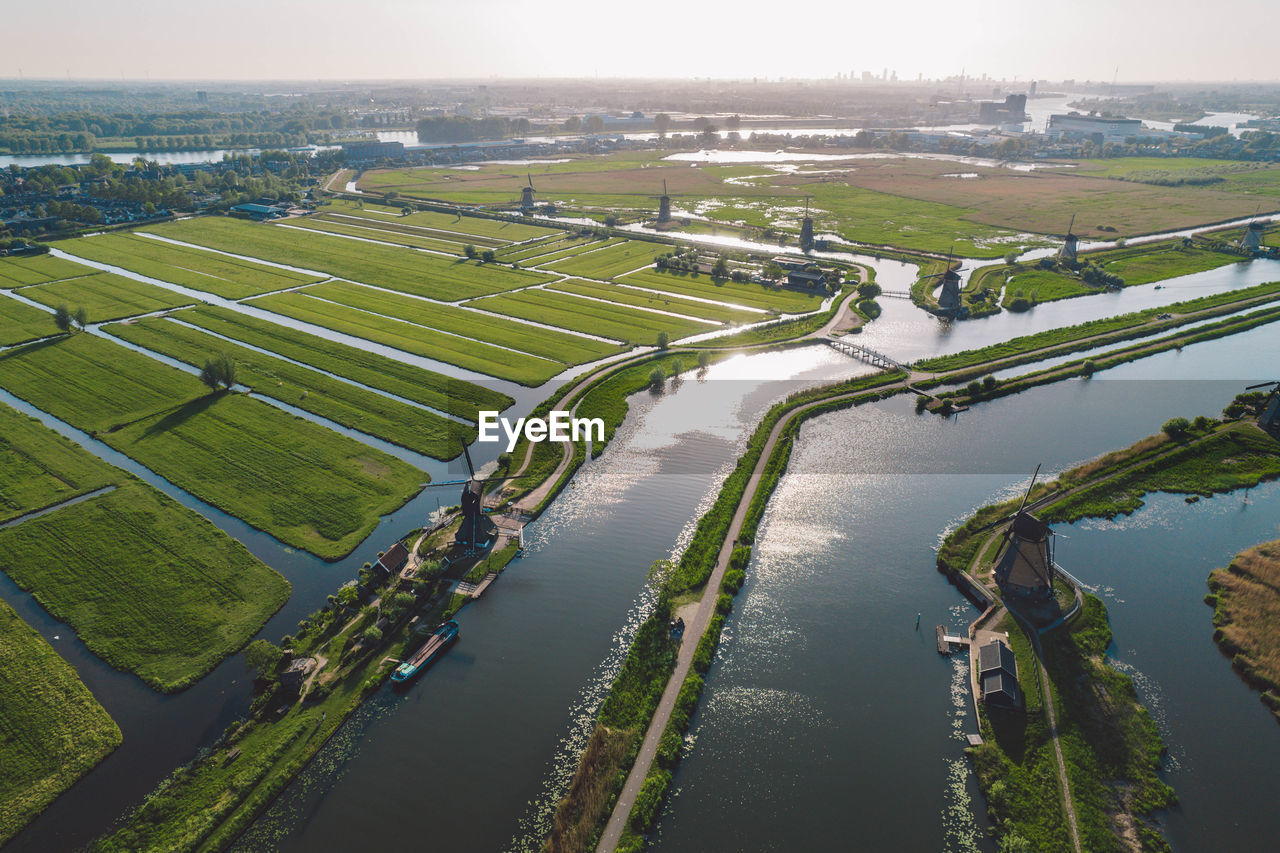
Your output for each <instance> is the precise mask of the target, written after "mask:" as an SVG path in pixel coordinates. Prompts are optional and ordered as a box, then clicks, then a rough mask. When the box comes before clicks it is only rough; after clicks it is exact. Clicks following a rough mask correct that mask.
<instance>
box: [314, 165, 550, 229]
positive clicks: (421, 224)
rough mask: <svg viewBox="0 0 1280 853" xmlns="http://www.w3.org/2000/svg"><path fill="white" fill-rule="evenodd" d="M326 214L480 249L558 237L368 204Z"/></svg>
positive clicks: (348, 204)
mask: <svg viewBox="0 0 1280 853" xmlns="http://www.w3.org/2000/svg"><path fill="white" fill-rule="evenodd" d="M454 174H455V175H456V174H457V170H454ZM325 210H326V211H330V212H337V213H343V214H345V215H347V216H359V217H362V218H365V219H369V220H371V221H375V222H395V223H396V224H399V225H411V226H414V227H417V228H425V229H431V230H435V231H440V232H444V233H446V234H462V235H465V236H467V237H468V238H471V239H468V240H467V241H466V242H468V243H475V244H476V246H480V245H482V243H481V240H482V239H488V240H490V241H496V242H501V243H521V242H524V241H526V240H536V239H538V238H540V237H547V236H550V235H552V234H558V233H561V232H560V230H559V229H556V228H548V227H546V226H542V225H530V224H528V223H525V222H512V221H509V220H505V219H491V218H489V217H485V216H468V215H465V214H462V213H456V212H455V213H440V212H437V211H433V210H419V211H418V212H416V213H411V214H409V215H407V216H406V215H403V211H402V209H401V208H399V207H391V206H387V205H382V204H377V203H376V202H372V201H368V200H360V201H352V200H349V199H334V200H333V201H332V202H331V203H330V204H329V205H328V206H327V207H326V208H325Z"/></svg>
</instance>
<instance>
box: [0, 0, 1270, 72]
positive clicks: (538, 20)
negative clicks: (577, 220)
mask: <svg viewBox="0 0 1280 853" xmlns="http://www.w3.org/2000/svg"><path fill="white" fill-rule="evenodd" d="M1063 8H1064V7H1050V6H1048V5H1047V4H1046V5H1043V6H1034V7H1018V8H1016V9H1015V8H1011V7H1007V6H1003V5H1001V6H996V5H995V4H992V6H991V7H990V11H981V10H975V9H974V8H971V7H970V8H965V9H963V11H962V10H961V9H960V7H959V6H958V4H956V3H954V2H952V0H915V2H911V3H904V4H885V5H877V6H874V7H868V8H865V9H857V8H851V7H850V5H849V4H847V3H843V2H839V3H837V2H807V3H800V4H788V5H785V6H783V5H779V4H776V3H764V2H759V0H742V2H739V3H737V4H734V5H733V6H732V14H725V10H726V7H725V6H722V5H720V4H714V5H711V4H698V3H689V2H687V0H685V2H674V0H650V2H645V3H643V4H637V5H636V6H634V7H629V6H625V5H621V4H618V5H613V6H602V5H600V4H598V3H588V2H584V0H562V2H559V3H557V4H554V5H551V6H546V7H539V6H535V5H534V4H530V3H527V2H517V1H516V0H485V2H478V3H453V2H450V3H448V4H444V3H440V2H437V0H427V2H412V0H368V2H365V3H362V4H358V5H352V4H350V3H339V2H335V0H310V2H305V3H304V2H299V0H276V2H270V0H269V2H267V3H260V2H259V3H249V2H246V0H228V2H223V3H219V4H216V5H214V6H206V5H200V6H191V7H183V6H175V5H173V4H172V3H168V2H160V0H118V2H113V3H110V4H89V3H85V2H83V0H78V2H73V1H72V0H48V2H44V3H40V4H27V5H23V6H20V7H16V8H12V9H10V10H9V11H8V12H7V14H6V29H7V31H8V32H9V33H10V38H9V39H7V44H6V50H5V56H4V58H3V59H0V77H4V78H17V77H19V76H21V77H23V78H32V79H35V78H44V79H49V78H67V77H70V78H77V79H121V78H125V79H133V80H136V79H145V78H148V77H149V78H151V79H153V80H161V79H207V80H213V79H227V80H318V79H323V80H364V79H441V78H451V77H470V78H476V77H506V78H535V77H593V76H600V77H649V78H664V77H669V78H688V77H712V78H730V79H743V78H746V79H750V78H752V77H759V78H768V79H777V78H779V77H791V78H831V77H834V76H835V75H837V74H845V75H849V74H853V75H855V76H857V75H860V74H861V72H862V71H864V70H865V71H870V72H872V73H873V74H874V75H876V76H879V75H880V74H881V73H882V72H883V71H884V70H885V69H888V70H889V71H890V72H895V71H896V73H897V75H898V77H899V79H900V80H904V81H910V80H915V79H916V78H917V76H918V75H920V74H923V75H924V77H926V78H946V77H952V76H955V75H957V74H960V73H961V72H962V71H964V72H966V73H967V75H968V76H970V77H981V76H982V75H983V74H987V75H989V76H991V77H992V78H996V79H1001V78H1003V79H1013V78H1015V77H1016V78H1017V79H1019V80H1031V79H1048V80H1061V79H1076V80H1094V81H1106V82H1110V81H1111V80H1112V79H1118V80H1119V81H1120V82H1152V81H1199V80H1203V81H1214V82H1226V81H1233V80H1240V81H1244V80H1276V79H1278V78H1280V71H1278V70H1277V66H1276V65H1275V63H1274V61H1273V60H1272V59H1271V56H1272V55H1273V45H1272V44H1271V43H1270V41H1269V40H1270V39H1271V36H1270V35H1269V33H1270V28H1269V27H1266V26H1263V24H1264V22H1266V21H1267V20H1268V19H1269V18H1273V17H1274V9H1273V8H1272V7H1271V4H1270V3H1269V2H1267V0H1221V2H1219V3H1216V4H1214V7H1213V18H1214V20H1215V21H1219V22H1225V23H1229V24H1230V26H1229V27H1225V28H1223V29H1221V30H1218V31H1217V32H1218V33H1221V35H1210V36H1209V37H1200V36H1202V33H1203V30H1200V29H1198V28H1197V27H1196V25H1195V22H1196V21H1197V20H1203V18H1204V14H1205V8H1204V7H1203V5H1202V4H1195V3H1192V2H1190V0H1168V1H1167V2H1161V3H1158V4H1157V3H1155V2H1151V1H1150V0H1142V2H1137V0H1114V2H1106V0H1078V2H1076V3H1073V4H1071V6H1070V8H1069V10H1068V11H1065V12H1064V11H1061V10H1062V9H1063ZM1251 21H1252V22H1256V23H1257V26H1249V25H1248V24H1249V22H1251ZM16 34H21V36H20V37H17V36H16ZM1192 36H1196V37H1199V38H1197V39H1196V40H1195V41H1193V40H1192ZM1117 69H1118V71H1117Z"/></svg>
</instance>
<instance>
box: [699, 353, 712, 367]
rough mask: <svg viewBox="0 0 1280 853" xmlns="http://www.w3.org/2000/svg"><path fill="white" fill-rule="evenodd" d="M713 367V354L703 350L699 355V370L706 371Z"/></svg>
mask: <svg viewBox="0 0 1280 853" xmlns="http://www.w3.org/2000/svg"><path fill="white" fill-rule="evenodd" d="M710 365H711V353H709V352H707V351H706V350H703V351H702V352H700V353H698V369H699V370H706V369H707V368H708V367H709V366H710Z"/></svg>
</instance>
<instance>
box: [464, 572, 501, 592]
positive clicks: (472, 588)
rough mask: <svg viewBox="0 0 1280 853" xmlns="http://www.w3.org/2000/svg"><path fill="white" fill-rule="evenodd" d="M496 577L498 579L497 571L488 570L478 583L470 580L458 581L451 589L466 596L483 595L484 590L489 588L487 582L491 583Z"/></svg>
mask: <svg viewBox="0 0 1280 853" xmlns="http://www.w3.org/2000/svg"><path fill="white" fill-rule="evenodd" d="M497 579H498V573H497V572H489V573H488V574H487V575H485V576H484V577H483V578H481V579H480V582H479V583H472V582H471V581H459V582H458V585H457V586H455V587H454V588H453V591H454V592H456V593H457V594H458V595H465V596H467V597H468V598H479V597H480V596H482V595H484V591H485V590H486V589H488V588H489V584H491V583H493V582H494V581H495V580H497Z"/></svg>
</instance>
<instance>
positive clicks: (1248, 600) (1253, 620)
mask: <svg viewBox="0 0 1280 853" xmlns="http://www.w3.org/2000/svg"><path fill="white" fill-rule="evenodd" d="M1205 603H1206V604H1209V605H1211V606H1212V607H1213V625H1214V630H1213V639H1214V642H1216V643H1217V644H1218V648H1220V649H1221V650H1222V653H1223V654H1224V655H1226V656H1228V657H1230V658H1231V665H1232V667H1234V668H1235V670H1236V672H1238V673H1240V677H1241V678H1243V679H1244V680H1245V683H1247V684H1248V685H1249V686H1250V687H1252V688H1253V689H1255V690H1258V691H1261V694H1262V697H1261V698H1262V702H1263V704H1265V705H1266V706H1267V707H1268V708H1270V709H1271V712H1272V713H1273V714H1275V715H1276V719H1277V721H1280V540H1277V541H1275V542H1264V543H1263V544H1261V545H1257V546H1255V547H1253V548H1250V549H1249V550H1248V551H1244V552H1242V553H1240V554H1237V555H1236V557H1235V559H1233V560H1232V561H1231V564H1230V565H1228V566H1227V567H1226V568H1224V569H1218V570H1216V571H1214V572H1213V573H1212V574H1210V575H1209V594H1208V595H1207V596H1205Z"/></svg>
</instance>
